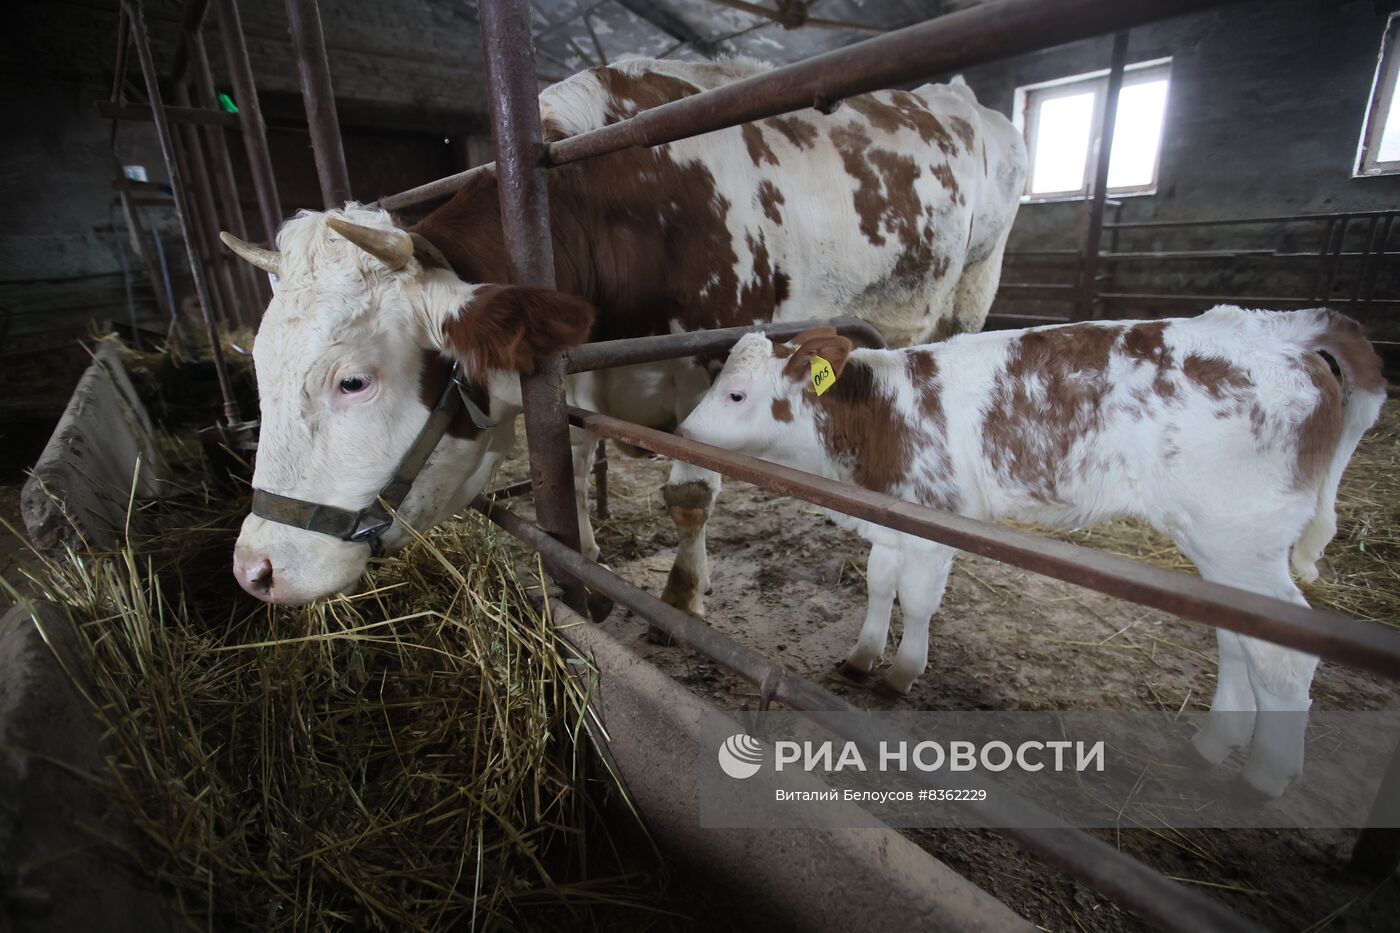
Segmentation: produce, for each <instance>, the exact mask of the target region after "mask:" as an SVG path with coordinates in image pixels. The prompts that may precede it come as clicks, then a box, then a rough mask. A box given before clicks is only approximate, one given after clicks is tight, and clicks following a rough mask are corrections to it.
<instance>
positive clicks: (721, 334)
mask: <svg viewBox="0 0 1400 933" xmlns="http://www.w3.org/2000/svg"><path fill="white" fill-rule="evenodd" d="M813 327H834V328H836V332H837V333H839V334H844V335H846V336H847V337H856V338H858V339H859V341H860V342H861V343H862V344H864V345H865V346H867V347H883V346H884V345H885V338H884V337H882V336H880V332H879V331H878V330H876V329H875V325H873V324H871V323H870V322H869V321H862V320H861V319H860V318H854V317H838V318H819V319H816V320H809V321H776V322H773V321H770V322H768V323H766V324H753V325H750V326H748V327H720V328H716V329H714V330H697V331H689V332H687V333H683V334H665V335H662V336H657V337H624V338H623V339H621V340H600V341H598V342H597V343H585V344H584V345H583V346H579V347H574V348H573V349H571V350H568V351H566V352H565V353H564V365H565V367H566V369H567V371H568V372H569V373H570V374H573V373H582V372H588V371H590V370H594V369H609V368H611V367H613V366H633V365H635V364H637V363H655V362H657V361H658V360H674V359H679V358H682V357H687V356H698V355H700V354H706V353H728V352H729V350H730V348H732V347H733V346H734V344H735V343H737V342H738V340H739V338H740V337H742V336H744V335H745V334H752V333H756V332H759V331H761V332H763V333H765V334H767V335H768V337H769V339H770V340H778V341H782V340H790V339H791V338H793V337H796V336H797V335H798V334H800V333H802V332H803V331H804V330H811V329H812V328H813Z"/></svg>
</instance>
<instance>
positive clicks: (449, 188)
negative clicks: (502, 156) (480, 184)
mask: <svg viewBox="0 0 1400 933" xmlns="http://www.w3.org/2000/svg"><path fill="white" fill-rule="evenodd" d="M495 170H496V163H495V162H487V163H486V164H485V165H477V166H473V167H472V168H469V169H465V170H464V171H460V172H457V173H456V174H453V175H448V176H446V177H444V178H439V179H438V180H437V181H430V182H426V183H424V184H421V185H419V186H418V187H416V188H409V189H408V190H407V191H400V192H399V193H398V194H390V195H386V196H384V197H382V198H380V199H379V200H378V201H375V202H374V203H373V204H371V205H370V206H371V207H382V208H383V209H384V210H386V211H396V210H398V209H399V208H401V207H410V206H412V205H414V204H422V203H423V202H424V201H432V200H434V199H436V198H446V197H451V196H452V195H453V194H456V193H457V189H458V188H460V187H462V186H463V185H465V184H466V183H467V181H468V180H470V179H472V178H474V177H476V176H477V175H482V174H486V173H487V172H494V171H495Z"/></svg>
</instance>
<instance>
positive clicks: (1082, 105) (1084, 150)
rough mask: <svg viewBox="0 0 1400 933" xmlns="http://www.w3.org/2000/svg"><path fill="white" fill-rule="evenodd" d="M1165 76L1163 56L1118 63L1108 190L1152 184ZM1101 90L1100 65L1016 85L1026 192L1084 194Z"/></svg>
mask: <svg viewBox="0 0 1400 933" xmlns="http://www.w3.org/2000/svg"><path fill="white" fill-rule="evenodd" d="M1170 81H1171V60H1170V59H1160V60H1157V61H1151V62H1141V63H1139V64H1136V65H1129V66H1128V67H1127V68H1126V69H1125V70H1124V74H1123V88H1122V90H1121V91H1119V93H1118V113H1117V115H1116V117H1115V121H1116V122H1115V124H1114V128H1113V150H1112V155H1111V156H1110V157H1109V163H1108V190H1109V193H1110V194H1151V193H1152V192H1153V191H1155V190H1157V159H1158V155H1159V153H1160V152H1161V144H1162V118H1163V116H1164V115H1165V114H1166V110H1167V88H1168V85H1169V84H1170ZM1107 97H1108V72H1107V71H1096V72H1093V73H1092V74H1085V75H1076V76H1074V77H1072V78H1062V79H1060V80H1058V81H1048V82H1045V83H1044V84H1033V85H1031V86H1029V87H1021V88H1017V89H1016V123H1017V126H1018V127H1019V128H1020V129H1021V131H1022V132H1023V133H1025V136H1026V150H1027V152H1028V153H1029V154H1030V171H1029V172H1028V173H1027V176H1026V194H1027V195H1028V196H1029V197H1030V198H1031V199H1032V200H1035V199H1041V198H1082V197H1087V196H1088V194H1089V188H1090V186H1091V185H1092V184H1093V181H1094V165H1095V154H1096V151H1097V146H1096V145H1095V142H1096V141H1097V133H1098V129H1099V121H1100V120H1102V119H1103V108H1104V101H1105V99H1106V98H1107Z"/></svg>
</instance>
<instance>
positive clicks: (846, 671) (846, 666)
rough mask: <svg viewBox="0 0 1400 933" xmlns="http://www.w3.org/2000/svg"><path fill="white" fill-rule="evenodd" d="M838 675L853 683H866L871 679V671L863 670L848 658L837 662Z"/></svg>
mask: <svg viewBox="0 0 1400 933" xmlns="http://www.w3.org/2000/svg"><path fill="white" fill-rule="evenodd" d="M836 676H837V677H839V678H841V679H842V680H847V681H850V682H851V683H853V684H864V683H865V682H866V681H867V680H869V679H870V671H867V670H862V669H861V668H860V667H859V666H858V665H855V664H852V663H851V662H850V661H848V660H842V661H838V662H837V663H836Z"/></svg>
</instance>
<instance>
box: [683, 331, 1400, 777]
mask: <svg viewBox="0 0 1400 933" xmlns="http://www.w3.org/2000/svg"><path fill="white" fill-rule="evenodd" d="M1317 351H1323V352H1325V353H1327V354H1328V355H1330V356H1331V357H1332V358H1333V359H1334V360H1335V361H1336V363H1337V365H1338V367H1339V369H1340V370H1341V374H1342V380H1341V381H1340V382H1339V381H1338V379H1337V378H1335V377H1334V376H1333V374H1332V371H1331V368H1330V367H1329V365H1328V363H1327V362H1326V360H1325V359H1324V358H1323V357H1322V356H1321V355H1320V354H1319V353H1318V352H1317ZM813 361H816V362H817V365H816V366H815V367H814V365H813ZM1384 401H1385V381H1384V379H1383V377H1382V374H1381V365H1380V360H1379V358H1378V357H1377V356H1376V353H1375V351H1374V349H1372V347H1371V344H1370V343H1369V342H1368V341H1367V340H1366V338H1365V336H1363V334H1362V330H1361V327H1360V326H1359V325H1358V324H1357V323H1356V322H1355V321H1353V320H1352V319H1350V318H1348V317H1345V316H1343V315H1341V314H1337V313H1336V312H1333V311H1328V310H1311V311H1297V312H1285V313H1279V312H1267V311H1245V310H1242V309H1240V308H1237V307H1230V306H1220V307H1217V308H1214V309H1212V310H1210V311H1208V312H1206V313H1205V314H1202V315H1200V316H1199V317H1195V318H1186V319H1174V320H1157V321H1126V322H1095V323H1084V324H1070V325H1059V326H1051V327H1037V328H1031V329H1028V330H1016V331H998V332H990V333H984V334H965V335H962V336H958V337H954V338H952V339H951V340H948V341H946V342H944V343H942V344H935V345H931V346H923V347H913V348H909V349H904V350H860V349H852V346H851V342H850V341H849V340H847V339H846V338H844V337H838V336H836V334H835V332H834V331H830V330H826V331H816V332H808V333H805V334H802V335H800V336H799V337H798V338H797V339H796V340H795V341H793V343H792V344H775V343H772V342H770V341H769V340H768V339H767V338H766V337H764V336H763V335H761V334H750V335H747V336H745V337H744V338H743V339H741V340H740V341H739V342H738V343H737V344H736V345H735V347H734V349H733V351H732V352H731V354H730V357H729V359H728V361H727V362H726V363H725V366H724V368H723V370H722V371H721V372H720V374H719V375H718V377H716V379H715V381H714V384H713V385H712V386H711V387H710V389H709V391H708V392H707V393H706V395H705V397H704V398H703V399H702V400H701V402H700V403H699V405H697V406H696V407H695V409H694V410H693V411H691V413H690V415H689V416H688V417H687V418H686V420H685V421H684V422H683V423H682V424H681V425H680V428H679V429H678V433H680V434H682V435H683V436H685V437H688V438H691V439H694V440H697V441H701V442H703V443H707V444H712V445H715V446H719V447H724V448H727V449H730V450H735V451H740V452H743V453H746V454H749V455H752V456H755V457H763V458H765V459H769V460H773V461H776V462H778V463H781V464H784V465H786V466H790V467H794V468H797V469H800V470H805V471H807V472H809V473H815V474H818V475H821V476H825V477H828V478H831V479H835V480H840V481H843V482H848V483H854V484H856V485H858V486H862V487H864V488H866V489H872V490H875V491H876V492H881V493H886V494H888V495H891V496H896V497H898V498H901V499H905V500H908V501H911V502H916V503H919V504H922V505H926V506H930V507H933V508H937V509H942V510H946V511H950V512H956V513H958V514H960V515H965V516H969V517H971V518H976V519H982V520H985V521H995V520H999V519H1015V520H1019V521H1029V522H1039V523H1042V524H1045V525H1050V526H1059V527H1084V526H1089V525H1094V524H1097V523H1099V522H1102V521H1108V520H1110V519H1114V518H1121V517H1131V518H1136V519H1140V520H1142V521H1145V522H1147V523H1148V524H1150V525H1151V526H1152V527H1154V528H1156V529H1157V530H1158V531H1160V532H1161V533H1163V534H1165V535H1167V536H1168V537H1170V538H1171V539H1172V541H1174V542H1175V543H1176V545H1177V547H1179V548H1180V549H1181V551H1182V553H1184V554H1185V555H1186V556H1187V557H1189V558H1190V559H1191V561H1192V562H1193V563H1195V565H1196V567H1197V569H1198V570H1199V571H1200V573H1201V576H1202V577H1204V578H1205V579H1207V580H1213V581H1216V582H1218V583H1225V584H1229V585H1231V586H1236V587H1239V588H1241V589H1245V590H1251V591H1253V592H1256V593H1262V594H1264V595H1267V596H1273V597H1276V598H1278V599H1283V600H1287V601H1289V602H1293V603H1298V604H1300V605H1304V606H1306V605H1307V603H1306V601H1305V600H1304V598H1303V595H1302V593H1301V592H1300V591H1299V589H1298V587H1297V586H1296V585H1295V584H1294V582H1293V579H1292V578H1291V577H1290V576H1289V551H1290V546H1291V549H1292V566H1293V570H1294V571H1295V572H1296V573H1297V574H1298V576H1299V577H1301V578H1302V579H1303V580H1305V581H1311V580H1314V579H1316V577H1317V569H1316V563H1317V561H1318V559H1319V558H1320V557H1321V555H1322V550H1323V548H1324V547H1326V545H1327V543H1328V542H1329V541H1330V540H1331V539H1332V536H1333V535H1334V534H1335V533H1336V530H1337V523H1336V511H1335V504H1336V496H1337V485H1338V483H1339V482H1340V481H1341V477H1342V471H1343V470H1344V469H1345V468H1346V465H1347V462H1348V461H1349V460H1350V459H1351V455H1352V453H1353V452H1354V451H1355V450H1356V445H1357V442H1358V441H1359V440H1360V439H1361V436H1362V434H1363V433H1364V432H1365V431H1366V429H1368V428H1369V427H1371V425H1373V424H1374V423H1375V421H1376V419H1377V417H1379V414H1380V408H1381V405H1382V403H1383V402H1384ZM830 514H831V517H832V518H833V519H834V520H835V521H836V522H837V523H838V524H840V525H842V526H844V527H848V528H851V529H853V530H855V531H857V532H858V533H859V534H860V535H861V536H862V537H864V538H866V539H867V540H869V541H870V543H871V549H870V557H869V563H868V565H867V574H866V579H867V581H868V583H867V585H868V602H867V608H866V616H865V624H864V626H863V627H862V628H861V631H860V635H859V637H858V638H857V640H856V644H855V647H854V648H852V650H851V652H850V654H849V655H848V656H847V657H846V659H845V660H844V661H843V662H842V665H841V666H842V668H843V669H844V670H845V671H846V672H847V673H848V674H850V675H852V676H855V677H859V678H864V677H866V676H868V675H869V674H870V673H871V672H872V670H873V668H874V665H875V663H876V661H877V660H878V658H879V657H880V655H881V653H882V652H883V651H884V649H885V640H886V635H887V633H888V631H889V625H890V612H891V607H892V605H893V602H894V599H895V597H896V595H898V598H899V603H900V606H901V609H902V612H903V619H904V635H903V637H902V638H901V639H900V643H899V648H898V651H897V653H896V655H895V658H894V661H893V663H892V664H891V666H890V668H889V670H888V671H887V672H886V673H885V675H884V678H883V681H882V682H881V685H882V686H883V687H885V688H887V689H889V690H892V691H894V692H896V693H901V694H903V693H908V691H909V689H910V687H911V686H912V685H913V683H914V681H915V679H916V678H918V677H919V675H921V674H922V673H923V671H924V668H925V666H926V665H927V662H928V628H929V619H930V617H931V616H932V615H933V613H935V612H937V610H938V606H939V603H940V602H941V600H942V598H943V591H944V588H945V586H946V585H947V580H948V572H949V569H950V568H951V566H952V562H953V556H954V554H955V553H956V552H955V551H954V549H953V548H951V547H948V546H946V545H942V544H938V543H935V542H932V541H929V540H926V539H924V538H919V537H915V536H912V535H909V534H905V533H901V532H897V531H894V530H892V529H889V528H885V527H884V526H882V525H876V524H872V523H870V522H867V521H863V520H860V519H855V518H852V517H849V516H846V515H842V514H839V513H830ZM1216 635H1217V640H1218V644H1219V651H1220V666H1219V677H1218V683H1217V687H1216V692H1215V698H1214V700H1213V701H1212V703H1211V716H1210V717H1209V718H1208V720H1207V724H1206V726H1205V727H1204V728H1203V729H1202V731H1201V732H1200V733H1199V734H1198V735H1197V736H1196V737H1195V739H1194V746H1195V748H1196V750H1197V751H1198V752H1199V753H1200V755H1201V757H1203V758H1205V759H1206V760H1207V761H1209V762H1211V763H1213V764H1219V763H1220V762H1221V761H1222V760H1224V758H1225V757H1226V755H1228V754H1229V752H1230V750H1231V749H1233V748H1235V747H1238V746H1241V745H1244V744H1245V743H1247V742H1249V741H1250V736H1251V732H1252V733H1253V739H1254V745H1253V751H1252V754H1251V756H1250V759H1249V762H1248V764H1247V766H1246V767H1245V770H1244V772H1243V774H1242V777H1243V780H1244V782H1245V783H1246V784H1247V785H1248V786H1250V787H1252V788H1254V789H1255V790H1256V791H1258V792H1259V793H1261V794H1264V795H1266V796H1268V797H1276V796H1278V795H1280V794H1282V793H1283V790H1284V788H1285V787H1286V786H1287V784H1288V782H1289V781H1290V780H1291V779H1292V778H1293V777H1294V776H1296V775H1297V774H1298V773H1299V772H1300V770H1301V768H1302V764H1303V731H1302V730H1303V726H1304V725H1305V720H1306V711H1307V709H1308V708H1309V706H1310V705H1311V700H1310V699H1309V687H1310V685H1311V683H1312V675H1313V670H1314V668H1316V666H1317V658H1316V657H1314V656H1312V655H1308V654H1305V653H1303V652H1301V651H1294V650H1291V649H1288V648H1282V647H1279V646H1277V645H1273V644H1270V643H1268V642H1265V641H1261V640H1259V639H1257V638H1252V637H1247V636H1244V635H1238V634H1236V633H1234V632H1231V631H1228V630H1226V629H1218V630H1217V632H1216ZM1255 710H1259V711H1263V712H1272V713H1278V714H1280V715H1273V716H1267V717H1260V718H1259V721H1258V724H1257V726H1256V724H1255V722H1254V716H1253V715H1252V714H1253V713H1254V711H1255ZM1289 713H1291V714H1295V715H1291V716H1290V715H1284V714H1289Z"/></svg>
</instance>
